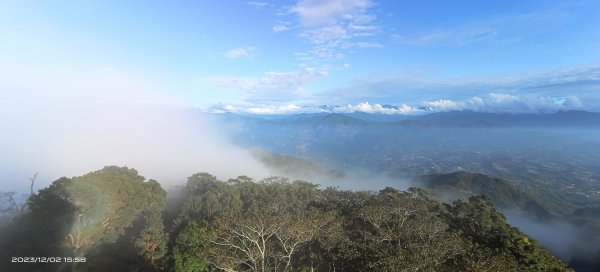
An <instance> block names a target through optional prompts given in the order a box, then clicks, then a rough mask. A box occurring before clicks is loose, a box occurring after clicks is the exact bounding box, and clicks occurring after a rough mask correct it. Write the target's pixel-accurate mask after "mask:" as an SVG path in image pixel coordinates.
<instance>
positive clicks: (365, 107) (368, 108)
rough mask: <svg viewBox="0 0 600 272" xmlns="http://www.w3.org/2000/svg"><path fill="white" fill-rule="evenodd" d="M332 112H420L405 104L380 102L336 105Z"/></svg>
mask: <svg viewBox="0 0 600 272" xmlns="http://www.w3.org/2000/svg"><path fill="white" fill-rule="evenodd" d="M333 109H334V110H333V111H334V112H344V113H350V112H366V113H378V114H413V113H417V112H421V110H419V109H417V108H414V107H411V106H409V105H406V104H402V105H400V106H383V105H381V104H377V103H374V104H370V103H369V102H362V103H359V104H356V105H352V104H347V105H345V106H337V107H334V108H333Z"/></svg>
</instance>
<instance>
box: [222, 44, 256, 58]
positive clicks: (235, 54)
mask: <svg viewBox="0 0 600 272" xmlns="http://www.w3.org/2000/svg"><path fill="white" fill-rule="evenodd" d="M255 54H256V48H254V47H252V46H249V47H240V48H233V49H230V50H229V51H227V52H225V56H226V57H228V58H230V59H237V58H244V57H251V56H254V55H255Z"/></svg>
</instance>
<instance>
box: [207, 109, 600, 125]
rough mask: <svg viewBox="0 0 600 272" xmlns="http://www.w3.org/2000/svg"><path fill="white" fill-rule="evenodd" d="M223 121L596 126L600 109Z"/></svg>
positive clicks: (238, 117) (251, 117)
mask: <svg viewBox="0 0 600 272" xmlns="http://www.w3.org/2000/svg"><path fill="white" fill-rule="evenodd" d="M219 115H220V117H225V118H224V119H223V121H233V120H243V121H245V122H248V121H251V120H252V121H255V122H256V121H258V122H268V123H275V124H288V125H309V126H324V125H325V126H338V125H339V126H366V125H378V126H381V125H392V126H401V127H582V128H585V127H600V113H596V112H586V111H558V112H555V113H539V114H534V113H486V112H475V111H448V112H436V113H431V114H425V115H418V116H407V115H389V114H370V113H364V112H354V113H302V114H292V115H269V116H264V115H238V114H234V113H226V114H219Z"/></svg>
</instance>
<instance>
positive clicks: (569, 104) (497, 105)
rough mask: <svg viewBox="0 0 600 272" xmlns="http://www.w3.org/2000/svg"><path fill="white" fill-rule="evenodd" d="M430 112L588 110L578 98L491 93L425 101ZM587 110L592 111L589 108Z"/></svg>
mask: <svg viewBox="0 0 600 272" xmlns="http://www.w3.org/2000/svg"><path fill="white" fill-rule="evenodd" d="M423 105H424V106H426V107H427V108H428V110H430V111H448V110H472V111H481V112H504V113H506V112H508V113H540V112H555V111H558V110H581V109H586V108H585V107H584V105H583V104H582V103H581V101H580V100H579V98H578V97H575V96H570V97H568V98H562V99H561V98H558V99H557V98H555V97H550V96H539V95H528V94H525V95H515V94H506V93H489V94H487V95H484V96H475V97H471V98H469V99H465V100H449V99H440V100H433V101H425V102H424V103H423ZM587 110H592V109H591V108H588V109H587Z"/></svg>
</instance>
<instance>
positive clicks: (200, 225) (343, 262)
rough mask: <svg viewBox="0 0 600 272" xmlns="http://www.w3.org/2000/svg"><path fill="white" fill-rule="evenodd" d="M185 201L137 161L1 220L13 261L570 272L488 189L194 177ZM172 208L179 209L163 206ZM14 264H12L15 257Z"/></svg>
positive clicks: (67, 185)
mask: <svg viewBox="0 0 600 272" xmlns="http://www.w3.org/2000/svg"><path fill="white" fill-rule="evenodd" d="M181 192H182V193H181V194H180V195H172V196H171V198H172V199H173V198H176V199H179V200H178V201H172V202H173V203H178V204H179V205H174V206H175V207H169V209H166V208H167V204H166V193H165V191H164V190H163V189H162V188H161V187H160V185H159V184H158V183H157V182H156V181H153V180H150V181H145V180H144V178H143V177H141V176H139V175H138V174H137V172H136V171H135V170H133V169H128V168H118V167H106V168H104V169H102V170H100V171H96V172H92V173H89V174H87V175H84V176H81V177H75V178H72V179H67V178H62V179H59V180H57V181H55V182H54V183H53V184H52V185H51V186H49V187H48V188H46V189H44V190H41V191H40V192H39V193H38V194H35V195H34V196H33V197H31V198H30V200H29V204H28V207H29V208H28V211H27V212H26V213H24V214H23V215H22V216H19V217H18V218H15V219H14V220H13V222H12V223H11V224H10V225H8V226H7V227H6V230H4V231H6V232H7V233H8V234H9V235H4V236H2V240H1V241H0V242H1V243H2V244H1V245H2V252H0V253H1V256H2V258H4V259H6V260H9V257H10V256H80V257H85V258H86V262H85V263H77V264H74V263H61V264H39V263H38V264H32V263H27V264H25V263H12V264H8V265H7V266H4V265H3V266H2V268H4V267H7V268H10V271H36V270H39V271H73V270H76V271H190V272H191V271H568V270H569V269H568V268H567V267H566V266H565V264H564V263H563V262H562V261H560V260H559V259H558V258H556V257H555V256H553V255H551V254H550V253H549V252H548V251H547V250H546V249H544V248H542V247H540V246H538V244H537V243H536V242H535V241H534V240H532V239H530V238H529V237H527V236H525V235H524V234H523V233H522V232H520V231H519V230H518V229H516V228H513V227H511V226H510V225H508V224H507V223H506V220H505V218H504V216H503V215H502V214H501V213H499V212H498V211H496V209H495V207H494V204H493V203H492V201H491V199H490V198H489V197H487V196H472V197H470V198H469V199H468V200H467V201H462V200H459V201H457V202H455V203H453V204H452V205H450V204H442V203H441V202H439V201H437V200H434V199H433V198H432V197H430V196H429V195H428V193H427V192H426V191H425V190H423V189H418V188H411V189H410V190H408V191H398V190H396V189H393V188H385V189H383V190H381V191H379V192H370V191H344V190H339V189H337V188H331V187H330V188H325V189H321V188H319V186H318V185H315V184H312V183H309V182H305V181H293V182H290V181H289V180H287V179H285V178H279V177H271V178H267V179H264V180H261V181H258V182H256V181H253V180H252V179H251V178H248V177H245V176H240V177H238V178H235V179H230V180H228V181H219V180H218V179H217V178H216V177H214V176H212V175H210V174H208V173H198V174H194V175H192V176H191V177H190V178H189V179H188V182H187V185H186V186H185V188H184V189H183V190H181ZM166 211H168V212H169V213H172V214H165V212H166ZM9 265H12V266H9Z"/></svg>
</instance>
